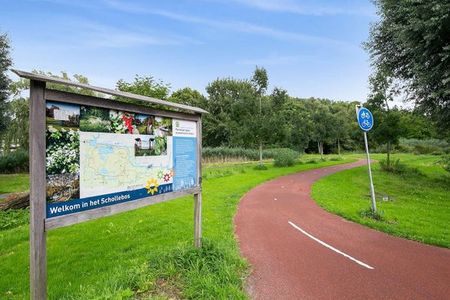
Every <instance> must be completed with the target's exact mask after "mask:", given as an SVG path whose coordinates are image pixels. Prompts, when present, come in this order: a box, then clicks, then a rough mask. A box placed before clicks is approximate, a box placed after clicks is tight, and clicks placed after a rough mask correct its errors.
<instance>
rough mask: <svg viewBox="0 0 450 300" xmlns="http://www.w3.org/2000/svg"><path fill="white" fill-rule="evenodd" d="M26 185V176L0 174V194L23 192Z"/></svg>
mask: <svg viewBox="0 0 450 300" xmlns="http://www.w3.org/2000/svg"><path fill="white" fill-rule="evenodd" d="M28 185H29V176H28V174H0V194H7V193H14V192H24V191H27V190H28Z"/></svg>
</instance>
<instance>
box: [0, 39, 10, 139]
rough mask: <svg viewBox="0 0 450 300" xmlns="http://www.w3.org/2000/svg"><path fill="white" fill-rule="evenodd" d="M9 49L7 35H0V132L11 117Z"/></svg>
mask: <svg viewBox="0 0 450 300" xmlns="http://www.w3.org/2000/svg"><path fill="white" fill-rule="evenodd" d="M9 49H10V47H9V40H8V37H7V35H6V34H2V35H0V134H1V133H2V132H4V131H5V128H6V125H7V123H8V119H9V118H8V117H7V114H6V110H7V106H8V104H7V102H6V101H7V100H8V96H9V90H8V87H9V84H10V79H9V78H8V76H7V75H6V72H7V71H8V69H9V67H10V66H11V64H12V62H11V57H10V55H9Z"/></svg>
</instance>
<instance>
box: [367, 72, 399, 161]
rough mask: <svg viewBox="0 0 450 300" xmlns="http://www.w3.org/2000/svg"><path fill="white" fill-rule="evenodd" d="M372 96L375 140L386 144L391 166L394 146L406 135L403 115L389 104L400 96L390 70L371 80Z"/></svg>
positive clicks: (371, 104) (387, 158)
mask: <svg viewBox="0 0 450 300" xmlns="http://www.w3.org/2000/svg"><path fill="white" fill-rule="evenodd" d="M369 84H370V88H371V94H370V95H369V100H368V103H367V104H368V106H369V108H371V109H372V112H373V114H374V119H375V120H376V121H375V123H374V128H373V136H374V138H375V140H376V141H377V142H379V143H381V144H386V146H387V149H386V165H387V167H388V169H389V168H390V166H391V159H390V158H391V150H392V146H393V145H396V144H398V141H399V138H400V136H402V135H403V134H404V130H403V128H402V127H401V126H400V121H401V113H400V112H399V110H398V109H397V108H395V109H391V108H390V105H389V102H392V101H393V100H394V97H395V96H396V95H398V91H397V89H396V88H395V87H394V84H393V77H392V76H391V72H390V71H389V70H388V69H385V68H383V69H381V68H379V69H378V70H377V72H376V74H375V75H373V76H371V77H370V79H369Z"/></svg>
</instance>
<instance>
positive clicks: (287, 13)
mask: <svg viewBox="0 0 450 300" xmlns="http://www.w3.org/2000/svg"><path fill="white" fill-rule="evenodd" d="M0 7H1V8H2V9H1V10H0V32H3V33H7V34H8V36H9V39H10V41H11V46H12V50H11V56H12V59H13V63H14V66H13V67H14V68H16V69H19V70H24V71H31V70H34V69H36V70H42V71H46V72H48V71H49V72H52V73H59V72H60V71H66V72H68V73H69V74H82V75H84V76H87V77H88V78H89V81H90V84H93V85H97V86H102V87H108V88H114V87H115V83H116V82H117V81H118V80H119V79H124V80H126V81H132V80H133V78H134V76H135V75H136V74H138V75H143V76H147V75H151V76H153V77H155V78H156V79H160V80H162V81H163V82H165V83H169V84H170V85H171V87H172V90H176V89H179V88H183V87H186V86H189V87H191V88H195V89H197V90H198V91H200V92H201V93H203V94H206V91H205V87H206V86H207V85H208V83H210V82H212V81H213V80H215V79H217V78H225V77H233V78H238V79H246V78H251V76H252V74H253V71H254V69H255V67H256V66H259V67H264V68H266V70H267V72H268V75H269V92H270V91H271V90H272V89H273V88H274V87H279V88H283V89H286V90H287V91H288V93H289V95H291V96H294V97H301V98H306V97H318V98H329V99H333V100H344V101H354V100H357V101H362V102H363V101H365V100H366V97H367V94H368V76H369V74H370V72H371V69H370V62H369V57H368V55H367V53H366V52H365V51H364V49H363V48H362V43H363V42H364V41H366V40H367V38H368V34H369V28H370V24H372V23H374V22H376V21H377V16H376V11H375V7H374V6H373V4H372V3H371V2H370V1H369V0H327V1H325V0H297V1H295V0H178V1H175V0H168V1H137V0H130V1H119V0H98V1H94V0H91V1H88V0H87V1H86V0H79V1H77V0H16V1H8V0H0ZM11 77H12V78H13V79H16V78H17V77H16V76H15V75H12V76H11Z"/></svg>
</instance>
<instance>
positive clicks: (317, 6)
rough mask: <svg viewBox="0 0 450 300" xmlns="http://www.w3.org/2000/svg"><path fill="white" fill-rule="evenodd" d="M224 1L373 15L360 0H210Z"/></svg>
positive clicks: (322, 13)
mask: <svg viewBox="0 0 450 300" xmlns="http://www.w3.org/2000/svg"><path fill="white" fill-rule="evenodd" d="M210 1H211V0H210ZM212 1H220V2H224V3H230V2H234V3H237V4H240V5H245V6H248V7H253V8H256V9H260V10H265V11H270V12H284V13H293V14H299V15H312V16H328V15H362V16H369V17H373V16H375V12H374V11H375V10H374V8H373V6H368V5H360V3H361V1H359V2H356V1H341V2H339V5H338V6H337V5H332V4H329V3H326V4H325V3H323V1H311V0H308V1H292V0H228V1H223V0H212Z"/></svg>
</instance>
